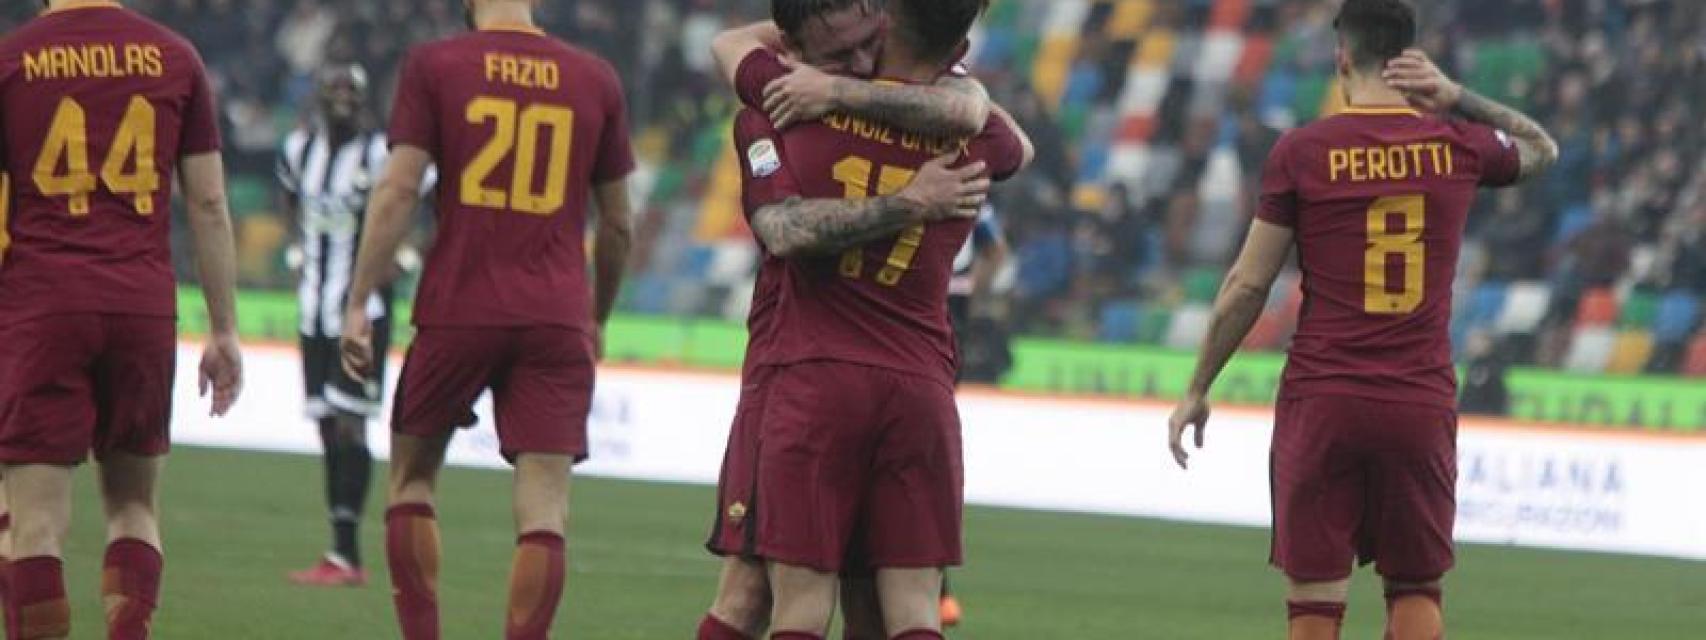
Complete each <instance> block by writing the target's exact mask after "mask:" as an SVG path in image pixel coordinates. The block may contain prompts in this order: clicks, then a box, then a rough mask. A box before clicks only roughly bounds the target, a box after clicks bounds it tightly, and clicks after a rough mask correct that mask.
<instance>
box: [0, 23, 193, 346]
mask: <svg viewBox="0 0 1706 640" xmlns="http://www.w3.org/2000/svg"><path fill="white" fill-rule="evenodd" d="M0 113H3V114H4V131H3V136H4V144H3V147H4V149H5V151H4V153H5V169H6V171H7V172H8V173H9V174H10V175H11V176H12V180H11V196H12V203H11V204H12V206H11V218H12V219H11V220H6V221H4V222H5V224H4V225H0V229H3V230H0V252H3V253H0V259H3V260H4V262H3V263H0V290H4V291H6V295H5V296H3V297H0V314H3V315H5V316H7V317H11V318H18V317H25V316H34V315H46V314H54V313H71V312H110V313H128V314H135V315H154V316H171V315H174V314H175V313H176V294H175V293H174V288H175V283H174V280H173V272H172V260H171V244H170V230H169V227H168V225H169V222H170V220H171V215H170V214H169V208H168V207H169V206H170V202H171V184H172V174H173V171H174V170H175V169H176V168H177V164H178V160H179V159H180V158H181V157H183V156H186V155H193V154H199V153H207V152H213V151H217V150H218V148H219V131H218V124H217V117H216V115H215V113H214V111H213V98H212V95H211V93H210V91H209V89H208V86H207V80H206V72H205V70H204V69H203V67H202V63H201V60H200V58H199V56H198V55H197V54H196V52H195V50H194V49H193V48H192V47H191V46H190V45H189V43H188V42H186V41H185V40H184V39H183V38H181V37H179V36H178V35H176V34H174V33H172V32H171V31H169V30H167V29H166V28H164V27H162V26H160V25H158V24H156V23H154V22H152V21H150V20H148V19H147V18H144V17H142V16H140V15H137V14H135V13H133V12H131V11H128V10H126V9H123V8H121V7H119V6H118V5H116V4H112V3H99V2H91V3H85V4H77V5H71V6H70V7H68V8H65V9H59V10H54V11H50V12H48V13H46V14H43V15H42V16H40V17H38V18H36V19H34V20H32V21H30V22H29V23H27V24H25V25H24V26H23V27H20V28H19V29H18V30H16V31H14V32H13V33H12V34H10V35H9V36H7V37H6V39H5V40H4V41H0ZM4 230H9V231H10V237H9V238H7V237H6V236H5V231H4ZM8 244H9V246H6V245H8Z"/></svg>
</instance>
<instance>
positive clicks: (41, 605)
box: [8, 556, 71, 640]
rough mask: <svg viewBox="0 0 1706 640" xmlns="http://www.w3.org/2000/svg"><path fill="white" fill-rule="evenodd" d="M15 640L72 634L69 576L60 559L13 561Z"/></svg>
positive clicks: (10, 572)
mask: <svg viewBox="0 0 1706 640" xmlns="http://www.w3.org/2000/svg"><path fill="white" fill-rule="evenodd" d="M8 573H9V574H10V578H11V585H10V587H11V589H12V605H13V611H12V621H11V627H12V629H11V637H12V638H16V639H18V640H39V639H41V638H64V637H68V636H70V635H71V604H70V603H69V602H67V601H66V600H65V573H64V567H63V565H62V564H61V563H60V561H59V558H55V557H52V556H37V557H33V558H24V559H22V560H18V561H17V562H13V563H12V566H11V568H10V571H8Z"/></svg>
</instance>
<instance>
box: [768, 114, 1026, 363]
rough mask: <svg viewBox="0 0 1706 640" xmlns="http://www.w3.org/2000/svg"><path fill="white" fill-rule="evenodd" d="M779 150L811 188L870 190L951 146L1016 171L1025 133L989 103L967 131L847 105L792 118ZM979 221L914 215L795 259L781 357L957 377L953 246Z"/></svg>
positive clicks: (895, 186) (997, 172) (859, 194)
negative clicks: (869, 236) (852, 110)
mask: <svg viewBox="0 0 1706 640" xmlns="http://www.w3.org/2000/svg"><path fill="white" fill-rule="evenodd" d="M782 145H783V147H784V150H783V155H784V156H785V157H786V158H788V159H789V162H790V163H791V165H792V166H791V171H792V172H793V174H794V176H795V177H796V179H797V180H798V181H799V186H800V189H801V191H802V192H803V195H804V196H805V197H806V198H866V197H871V196H880V195H889V194H893V193H895V192H897V191H900V190H901V189H903V188H905V187H906V185H907V184H909V183H910V182H911V181H912V178H913V176H914V175H915V174H916V173H917V171H918V169H919V167H921V166H922V165H924V163H926V162H928V161H930V160H931V159H932V158H935V157H937V156H941V155H944V154H961V153H964V154H965V156H967V157H969V159H968V160H966V161H968V162H969V161H971V160H973V159H975V160H984V161H986V162H987V163H988V165H989V172H990V173H991V174H992V175H993V176H994V177H995V178H996V179H998V180H999V179H1005V178H1006V177H1008V176H1010V175H1012V174H1013V173H1014V172H1016V171H1018V169H1019V167H1020V164H1021V162H1022V161H1023V158H1022V156H1023V152H1022V150H1021V143H1020V142H1019V139H1018V136H1017V134H1016V133H1015V132H1013V131H1012V129H1010V128H1009V127H1008V126H1007V125H1006V123H1005V121H1004V120H1002V119H1001V118H1000V117H998V116H994V115H991V116H990V119H989V121H988V124H987V126H986V127H985V129H984V131H983V133H981V134H979V135H978V136H977V137H975V138H973V139H971V140H969V141H968V140H958V139H948V138H941V137H930V136H923V135H918V134H913V133H908V132H904V131H901V130H900V129H898V128H896V127H892V126H890V125H886V124H883V123H879V122H874V121H870V120H866V119H863V118H859V117H856V116H850V115H844V114H831V115H829V116H827V117H825V118H824V119H823V120H821V121H818V122H813V123H808V124H803V125H798V126H795V127H793V128H791V129H789V130H788V131H787V132H785V133H784V134H783V136H782ZM974 224H975V222H974V221H973V220H972V219H968V218H955V219H950V220H944V221H939V222H934V223H930V224H922V225H916V226H913V227H910V228H907V229H905V230H903V231H901V232H900V233H899V234H898V235H896V236H895V237H893V238H890V239H885V240H879V241H875V242H868V243H865V244H864V245H861V246H858V247H854V248H852V249H848V250H847V251H845V252H843V253H842V254H841V255H839V256H834V257H802V258H797V259H793V260H789V261H788V265H787V266H788V270H787V280H786V281H785V284H784V288H785V291H786V293H785V294H784V295H783V297H782V304H781V305H780V308H779V311H778V315H779V316H780V317H781V318H782V319H781V320H779V322H780V323H781V326H782V327H784V329H782V330H780V331H782V332H785V333H781V334H780V337H779V339H778V341H777V348H776V352H775V354H774V355H775V357H776V358H777V359H778V361H779V362H781V363H790V362H802V361H807V360H815V359H832V360H842V361H850V362H858V363H862V364H869V365H874V366H880V367H887V368H891V369H897V370H902V371H908V372H911V373H915V374H920V375H926V376H931V377H934V378H937V379H939V380H942V381H944V383H947V384H951V383H952V380H953V376H954V370H955V367H956V354H955V352H954V349H955V347H954V340H953V329H952V327H951V326H950V325H949V324H948V316H947V295H948V283H949V280H950V279H951V278H952V276H953V262H954V256H955V255H957V254H958V253H959V250H960V247H961V246H963V245H964V244H965V241H966V238H967V237H968V236H969V235H970V234H971V231H972V227H973V226H974Z"/></svg>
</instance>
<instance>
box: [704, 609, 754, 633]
mask: <svg viewBox="0 0 1706 640" xmlns="http://www.w3.org/2000/svg"><path fill="white" fill-rule="evenodd" d="M694 640H752V639H751V638H748V637H747V636H746V634H744V633H741V631H740V630H739V629H736V628H734V627H731V626H729V625H728V624H726V623H724V622H723V621H722V620H718V619H717V617H716V616H713V615H711V614H709V613H707V614H705V618H704V619H702V620H700V621H699V635H698V636H697V637H695V639H694Z"/></svg>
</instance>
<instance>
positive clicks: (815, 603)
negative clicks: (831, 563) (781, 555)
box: [768, 562, 837, 636]
mask: <svg viewBox="0 0 1706 640" xmlns="http://www.w3.org/2000/svg"><path fill="white" fill-rule="evenodd" d="M768 566H769V569H770V590H771V593H772V594H774V598H775V605H774V606H773V607H772V608H771V612H770V628H771V630H772V631H773V632H783V631H798V632H804V633H811V634H816V635H819V636H821V635H824V634H826V633H828V632H829V620H830V617H831V616H833V615H835V595H836V594H835V591H836V584H837V583H836V576H835V574H833V573H825V572H822V571H817V570H815V569H808V568H805V567H796V566H791V565H786V564H782V563H780V562H771V563H769V565H768Z"/></svg>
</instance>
